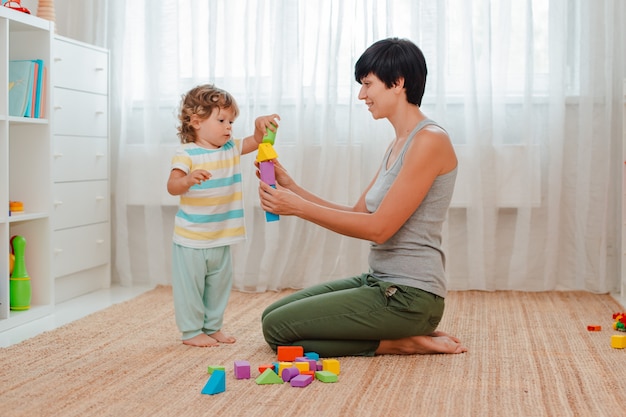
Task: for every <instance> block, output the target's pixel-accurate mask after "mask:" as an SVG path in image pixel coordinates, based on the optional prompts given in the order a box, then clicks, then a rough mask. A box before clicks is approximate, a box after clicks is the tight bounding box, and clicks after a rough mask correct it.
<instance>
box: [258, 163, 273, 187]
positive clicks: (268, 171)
mask: <svg viewBox="0 0 626 417" xmlns="http://www.w3.org/2000/svg"><path fill="white" fill-rule="evenodd" d="M259 173H260V174H261V181H263V182H264V183H266V184H269V185H275V184H276V175H275V173H274V162H272V161H264V162H259Z"/></svg>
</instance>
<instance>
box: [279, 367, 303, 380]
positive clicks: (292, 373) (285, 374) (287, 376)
mask: <svg viewBox="0 0 626 417" xmlns="http://www.w3.org/2000/svg"><path fill="white" fill-rule="evenodd" d="M298 375H300V370H299V369H298V368H285V369H283V371H282V372H281V374H280V376H281V378H282V379H283V381H285V382H289V381H291V380H292V379H293V378H294V377H296V376H298Z"/></svg>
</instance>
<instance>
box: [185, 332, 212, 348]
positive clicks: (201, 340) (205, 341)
mask: <svg viewBox="0 0 626 417" xmlns="http://www.w3.org/2000/svg"><path fill="white" fill-rule="evenodd" d="M183 344H185V345H189V346H196V347H210V346H217V340H215V339H214V338H212V337H211V336H209V335H207V334H204V333H200V334H199V335H198V336H194V337H192V338H191V339H185V340H183Z"/></svg>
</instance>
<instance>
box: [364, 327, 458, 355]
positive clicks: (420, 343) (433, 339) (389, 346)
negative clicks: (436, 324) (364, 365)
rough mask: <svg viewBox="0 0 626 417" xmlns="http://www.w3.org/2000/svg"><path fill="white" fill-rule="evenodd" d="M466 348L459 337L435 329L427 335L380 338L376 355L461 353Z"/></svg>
mask: <svg viewBox="0 0 626 417" xmlns="http://www.w3.org/2000/svg"><path fill="white" fill-rule="evenodd" d="M463 352H467V348H466V347H465V346H463V345H462V344H461V342H460V341H459V339H457V338H456V337H454V336H450V335H449V334H447V333H444V332H440V331H436V332H433V333H431V334H430V335H428V336H411V337H405V338H402V339H396V340H381V341H380V344H379V345H378V349H376V355H416V354H418V355H426V354H430V353H463Z"/></svg>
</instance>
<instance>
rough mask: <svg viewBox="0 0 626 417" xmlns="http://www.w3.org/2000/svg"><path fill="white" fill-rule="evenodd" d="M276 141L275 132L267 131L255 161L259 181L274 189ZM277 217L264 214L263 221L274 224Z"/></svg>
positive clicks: (276, 155)
mask: <svg viewBox="0 0 626 417" xmlns="http://www.w3.org/2000/svg"><path fill="white" fill-rule="evenodd" d="M275 139H276V132H272V131H271V130H270V129H267V130H266V132H265V136H263V142H262V143H260V144H259V151H258V153H257V157H256V160H257V162H258V163H259V173H260V174H261V181H263V182H264V183H266V184H268V185H270V186H272V187H273V188H276V176H275V174H274V161H273V160H274V159H276V158H278V154H277V153H276V151H275V150H274V146H273V145H274V140H275ZM278 218H279V217H278V215H277V214H274V213H270V212H267V211H266V212H265V221H268V222H274V221H276V220H278Z"/></svg>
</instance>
